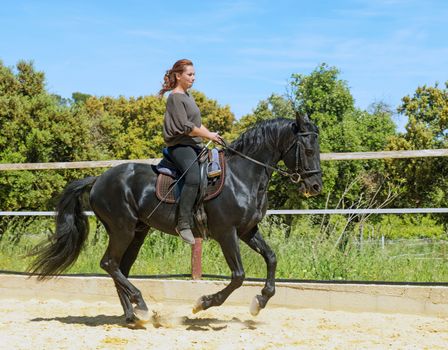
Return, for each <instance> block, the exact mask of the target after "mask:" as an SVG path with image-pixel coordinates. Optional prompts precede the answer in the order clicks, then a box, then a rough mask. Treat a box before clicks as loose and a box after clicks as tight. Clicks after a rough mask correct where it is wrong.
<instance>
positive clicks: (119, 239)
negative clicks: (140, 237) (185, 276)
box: [101, 223, 147, 323]
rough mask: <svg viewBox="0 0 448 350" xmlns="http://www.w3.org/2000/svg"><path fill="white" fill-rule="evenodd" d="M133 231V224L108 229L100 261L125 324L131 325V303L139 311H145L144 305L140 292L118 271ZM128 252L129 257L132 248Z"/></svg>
mask: <svg viewBox="0 0 448 350" xmlns="http://www.w3.org/2000/svg"><path fill="white" fill-rule="evenodd" d="M106 227H107V226H106ZM134 229H135V223H134V225H133V227H127V228H123V227H122V228H121V229H118V228H116V227H115V228H113V229H112V228H110V227H108V233H109V245H108V247H107V250H106V252H105V253H104V256H103V258H102V259H101V267H102V268H103V269H104V270H106V271H107V272H108V273H109V274H110V276H111V277H112V279H113V280H114V283H115V286H116V288H117V293H118V297H119V298H120V302H121V305H122V306H123V309H124V313H125V317H126V322H128V323H133V322H134V321H135V316H134V310H133V307H132V304H133V303H134V304H137V307H138V309H139V310H146V311H147V307H146V304H145V302H144V300H143V298H142V295H141V293H140V291H139V290H138V289H137V288H136V287H135V286H134V285H133V284H132V283H131V282H129V280H128V279H127V278H126V276H125V275H124V274H123V272H122V271H121V270H120V265H121V262H122V259H123V257H124V256H125V254H126V251H127V250H128V248H129V247H130V246H131V245H132V242H133V241H134V238H135V233H134ZM129 252H130V253H129V255H130V256H131V255H134V254H135V252H134V250H133V249H132V248H131V250H130V251H129ZM131 252H132V254H131ZM129 268H130V267H129ZM128 272H129V271H128Z"/></svg>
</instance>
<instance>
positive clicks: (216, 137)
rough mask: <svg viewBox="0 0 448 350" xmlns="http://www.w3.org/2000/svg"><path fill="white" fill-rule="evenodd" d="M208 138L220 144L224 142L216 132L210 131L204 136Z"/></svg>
mask: <svg viewBox="0 0 448 350" xmlns="http://www.w3.org/2000/svg"><path fill="white" fill-rule="evenodd" d="M206 138H208V139H209V140H211V141H213V142H216V143H217V144H219V145H221V144H223V143H224V140H223V139H222V137H221V136H220V135H219V134H218V133H217V132H210V133H209V135H208V136H206Z"/></svg>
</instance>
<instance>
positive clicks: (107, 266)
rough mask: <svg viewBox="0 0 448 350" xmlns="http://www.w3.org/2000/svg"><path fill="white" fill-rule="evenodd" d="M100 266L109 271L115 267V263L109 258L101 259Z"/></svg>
mask: <svg viewBox="0 0 448 350" xmlns="http://www.w3.org/2000/svg"><path fill="white" fill-rule="evenodd" d="M100 267H101V268H102V269H103V270H104V271H106V272H108V273H111V272H112V271H113V270H114V269H115V268H116V267H117V264H114V263H113V262H112V261H111V260H110V259H103V260H101V262H100Z"/></svg>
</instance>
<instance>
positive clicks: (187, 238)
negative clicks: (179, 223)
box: [176, 227, 195, 245]
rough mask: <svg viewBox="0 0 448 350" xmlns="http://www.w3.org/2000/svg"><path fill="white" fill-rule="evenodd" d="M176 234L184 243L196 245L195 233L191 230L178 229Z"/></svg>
mask: <svg viewBox="0 0 448 350" xmlns="http://www.w3.org/2000/svg"><path fill="white" fill-rule="evenodd" d="M176 232H177V234H178V235H179V236H180V238H182V239H183V241H184V242H186V243H188V244H191V245H193V244H194V243H195V240H194V236H193V231H191V229H190V228H177V227H176Z"/></svg>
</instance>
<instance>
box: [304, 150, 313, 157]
mask: <svg viewBox="0 0 448 350" xmlns="http://www.w3.org/2000/svg"><path fill="white" fill-rule="evenodd" d="M305 154H306V155H307V156H308V157H311V156H312V155H313V154H314V151H313V150H312V149H307V150H305Z"/></svg>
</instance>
